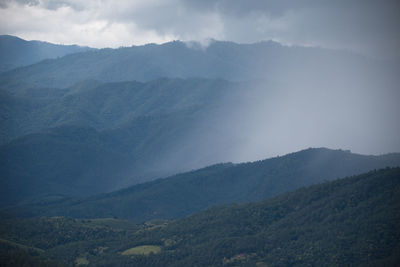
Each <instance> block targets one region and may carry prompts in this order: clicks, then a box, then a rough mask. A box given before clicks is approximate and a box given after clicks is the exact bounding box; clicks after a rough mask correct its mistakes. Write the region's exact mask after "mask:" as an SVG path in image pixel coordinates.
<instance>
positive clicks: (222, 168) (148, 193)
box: [8, 148, 400, 222]
mask: <svg viewBox="0 0 400 267" xmlns="http://www.w3.org/2000/svg"><path fill="white" fill-rule="evenodd" d="M399 157H400V156H399V154H389V155H385V156H362V155H357V154H352V153H350V152H348V151H342V150H329V149H324V148H321V149H307V150H303V151H300V152H297V153H292V154H289V155H286V156H283V157H277V158H272V159H267V160H263V161H258V162H253V163H243V164H219V165H215V166H211V167H207V168H204V169H200V170H197V171H192V172H189V173H183V174H179V175H175V176H172V177H169V178H166V179H159V180H156V181H153V182H149V183H144V184H139V185H136V186H133V187H130V188H127V189H123V190H121V191H117V192H114V193H109V194H103V195H99V196H94V197H90V198H86V199H79V200H76V199H75V200H74V199H72V200H71V199H67V200H64V201H63V200H61V201H57V202H55V203H52V202H51V201H48V202H45V203H36V204H33V205H32V204H28V205H25V206H24V205H22V206H19V207H12V208H10V209H8V211H12V213H14V214H15V213H16V214H20V215H29V216H31V215H51V216H54V215H63V216H72V217H83V218H91V217H113V216H117V217H120V218H127V219H130V220H132V221H135V222H143V221H147V220H151V219H171V218H177V217H182V216H185V215H188V214H191V213H194V212H196V211H200V210H202V209H205V208H207V207H210V206H213V205H218V204H226V203H243V202H249V201H259V200H262V199H265V198H268V197H272V196H275V195H278V194H281V193H284V192H288V191H291V190H294V189H297V188H300V187H302V186H307V185H311V184H315V183H321V182H323V181H326V180H332V179H335V178H338V177H343V176H346V175H354V174H359V173H362V172H365V171H368V170H371V169H375V168H382V167H386V166H399V162H400V159H399Z"/></svg>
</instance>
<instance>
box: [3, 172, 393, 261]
mask: <svg viewBox="0 0 400 267" xmlns="http://www.w3.org/2000/svg"><path fill="white" fill-rule="evenodd" d="M399 196H400V169H399V168H392V169H390V168H387V169H382V170H378V171H372V172H369V173H366V174H363V175H359V176H354V177H348V178H345V179H339V180H335V181H330V182H325V183H322V184H319V185H313V186H310V187H306V188H301V189H299V190H296V191H294V192H291V193H285V194H282V195H279V196H277V197H274V198H271V199H267V200H264V201H262V202H257V203H250V204H240V205H238V204H235V205H227V206H220V207H213V208H210V209H207V210H205V211H201V212H199V213H196V214H194V215H191V216H188V217H185V218H183V219H180V220H175V221H153V222H147V223H144V224H140V225H134V224H132V223H131V222H129V221H124V220H121V219H111V218H110V219H72V218H66V217H41V218H31V219H22V218H21V219H17V218H14V219H12V218H3V219H2V220H1V229H0V236H1V239H0V244H1V246H2V248H3V249H2V250H1V251H2V254H1V257H2V258H1V259H2V262H3V266H13V264H14V263H15V262H17V261H19V262H23V261H27V262H32V266H57V265H56V264H61V265H67V266H68V265H75V264H76V265H89V266H116V265H118V266H255V265H256V266H270V265H273V266H293V265H296V266H310V265H318V266H321V265H332V266H344V265H345V266H395V265H396V263H398V261H399V260H400V259H399V255H400V254H399V251H400V247H399V240H400V232H399V222H400V217H399V216H400V215H399V214H400V213H399V212H398V211H399V209H400V198H399Z"/></svg>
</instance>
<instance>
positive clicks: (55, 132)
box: [0, 79, 234, 205]
mask: <svg viewBox="0 0 400 267" xmlns="http://www.w3.org/2000/svg"><path fill="white" fill-rule="evenodd" d="M232 90H234V89H233V88H230V83H228V82H225V81H221V80H212V81H211V80H204V79H189V80H180V79H159V80H156V81H152V82H148V83H139V82H124V83H114V84H99V83H98V82H95V81H86V82H82V83H79V84H77V85H75V86H73V87H71V88H69V89H66V90H56V89H53V90H52V89H48V88H47V89H46V88H36V89H35V88H34V89H32V88H31V89H30V90H27V91H24V92H20V93H18V94H17V95H11V94H10V93H7V92H5V91H3V93H4V96H5V98H4V99H2V100H0V101H2V102H1V105H0V107H1V108H2V109H3V111H4V112H3V114H2V115H3V116H2V118H1V121H2V122H1V124H0V125H1V126H0V128H1V130H2V133H3V137H4V138H5V139H6V140H8V139H12V138H14V139H12V140H11V141H9V142H8V143H7V144H5V145H3V146H0V171H1V173H2V177H1V180H0V183H1V185H2V186H1V190H2V194H1V197H0V199H1V202H2V205H4V204H8V203H14V202H17V201H21V200H26V199H27V198H30V197H36V196H43V195H52V194H63V195H68V196H73V195H75V196H77V195H90V194H94V193H100V192H107V191H111V190H115V189H118V188H121V187H123V186H125V185H132V184H135V183H138V182H141V181H144V180H146V179H147V180H148V179H150V178H155V177H161V176H167V175H169V174H171V173H176V172H177V171H182V170H188V169H190V168H191V166H186V165H185V164H184V162H179V165H178V164H168V165H167V164H164V165H162V164H160V161H161V160H162V159H163V158H165V157H167V155H168V154H173V150H174V149H176V148H177V145H178V141H179V140H182V139H183V138H184V137H185V136H186V135H188V134H189V133H190V131H191V130H192V128H193V126H194V125H196V124H197V123H198V121H199V120H201V119H202V118H203V117H206V116H210V115H209V114H212V113H215V112H216V110H217V109H218V106H217V104H216V103H219V102H220V101H221V98H223V97H224V95H225V94H228V93H229V92H231V91H232ZM48 127H52V128H48ZM21 135H22V136H21ZM18 136H21V137H18ZM15 137H18V138H15Z"/></svg>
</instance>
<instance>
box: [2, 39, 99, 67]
mask: <svg viewBox="0 0 400 267" xmlns="http://www.w3.org/2000/svg"><path fill="white" fill-rule="evenodd" d="M91 49H92V48H89V47H82V46H77V45H55V44H51V43H47V42H41V41H26V40H23V39H21V38H18V37H16V36H12V35H0V72H5V71H8V70H11V69H15V68H18V67H23V66H28V65H31V64H34V63H38V62H40V61H42V60H45V59H50V58H58V57H62V56H65V55H67V54H72V53H79V52H84V51H88V50H91Z"/></svg>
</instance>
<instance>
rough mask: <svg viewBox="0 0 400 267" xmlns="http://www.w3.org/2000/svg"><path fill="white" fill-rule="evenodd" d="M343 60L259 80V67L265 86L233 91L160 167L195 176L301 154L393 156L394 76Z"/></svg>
mask: <svg viewBox="0 0 400 267" xmlns="http://www.w3.org/2000/svg"><path fill="white" fill-rule="evenodd" d="M344 55H345V56H343V55H339V56H337V55H336V54H332V55H330V56H326V55H324V54H321V55H317V56H313V57H312V58H310V60H309V61H300V62H297V61H295V62H294V61H292V59H290V60H289V61H288V62H282V60H283V61H284V60H286V59H284V58H280V59H279V60H278V61H279V64H276V66H277V67H276V68H274V69H269V70H268V71H265V73H263V68H261V67H260V69H258V71H259V72H260V77H262V75H264V77H267V78H266V79H260V80H257V81H255V82H254V81H243V82H239V83H236V84H234V85H233V86H232V88H230V90H228V91H227V92H226V93H225V94H224V97H223V98H222V99H221V101H220V105H219V107H218V108H217V109H215V110H212V111H210V112H209V113H207V114H205V115H204V117H203V119H202V120H200V122H199V123H198V124H197V126H196V127H194V128H193V129H192V130H191V131H190V133H189V134H188V135H187V138H186V139H185V140H179V141H177V142H176V145H175V148H176V149H175V150H173V151H171V152H170V153H169V154H168V155H166V157H165V158H164V160H162V161H161V162H164V165H163V166H164V167H166V166H170V167H171V166H185V167H186V168H187V169H195V168H199V167H203V166H206V165H210V164H213V163H219V162H235V163H238V162H247V161H255V160H260V159H265V158H269V157H274V156H278V155H284V154H287V153H291V152H294V151H298V150H302V149H306V148H308V147H327V148H332V149H344V150H351V151H352V152H354V153H360V154H375V155H378V154H384V153H390V152H398V151H400V138H399V133H400V120H399V114H400V105H398V102H399V99H400V93H399V88H398V84H399V78H398V77H399V75H398V68H396V67H395V64H394V63H393V62H388V61H382V60H372V59H368V58H364V57H360V56H357V55H354V54H344ZM263 56H264V55H260V57H261V58H263ZM275 63H276V62H274V64H275ZM296 64H297V65H296ZM279 66H282V67H281V68H279ZM287 66H289V67H287ZM182 163H184V164H182Z"/></svg>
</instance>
